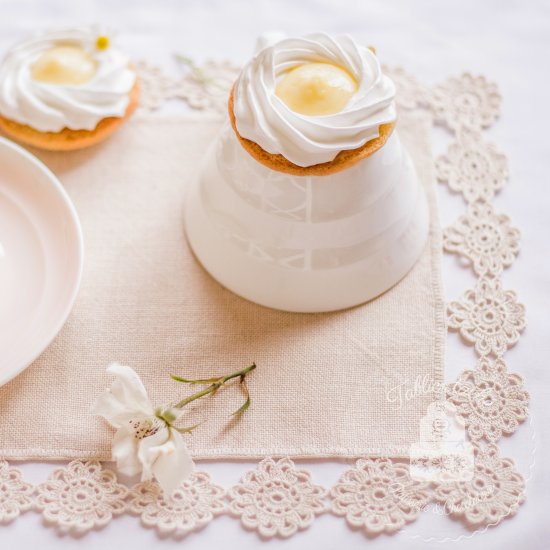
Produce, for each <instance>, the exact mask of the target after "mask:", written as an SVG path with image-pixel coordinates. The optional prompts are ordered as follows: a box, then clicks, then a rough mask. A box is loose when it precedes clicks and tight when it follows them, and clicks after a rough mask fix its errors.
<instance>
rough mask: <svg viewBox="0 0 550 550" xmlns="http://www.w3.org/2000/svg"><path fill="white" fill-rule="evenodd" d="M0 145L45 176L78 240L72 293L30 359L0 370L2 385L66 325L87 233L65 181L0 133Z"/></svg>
mask: <svg viewBox="0 0 550 550" xmlns="http://www.w3.org/2000/svg"><path fill="white" fill-rule="evenodd" d="M0 147H5V148H7V149H9V150H11V151H12V152H13V153H14V154H15V155H19V156H20V157H23V159H24V161H25V162H28V163H30V164H33V165H34V166H35V167H36V168H38V169H39V170H40V171H41V172H42V173H43V175H44V176H45V178H46V180H47V181H48V182H49V184H50V185H51V186H52V188H53V189H54V190H55V192H56V193H57V194H58V196H59V198H60V199H61V202H62V203H63V204H64V205H65V207H66V208H67V212H68V213H69V216H70V219H71V221H72V225H73V229H74V231H75V235H76V237H77V242H78V251H77V252H78V272H77V276H76V277H75V279H74V281H73V288H72V289H71V293H70V297H69V299H68V300H67V303H66V304H65V308H64V309H63V312H62V313H61V315H60V316H59V319H58V321H57V323H55V324H53V325H52V327H51V328H50V329H49V330H46V332H45V336H43V337H42V338H41V339H40V340H39V342H38V344H37V345H35V346H32V347H31V352H30V353H29V359H25V360H24V362H23V364H22V365H21V366H20V367H16V368H15V369H12V370H11V371H9V372H8V373H7V374H1V373H0V386H3V385H4V384H6V383H7V382H9V381H10V380H13V379H14V378H15V377H16V376H18V375H19V374H21V373H22V372H23V371H24V370H25V369H26V368H28V367H29V366H30V365H31V364H32V363H33V362H34V361H35V360H36V359H37V358H38V357H39V356H40V355H41V354H42V352H43V351H44V350H45V349H46V348H47V347H48V346H49V345H50V344H51V343H52V341H53V339H54V338H55V337H56V336H57V335H58V334H59V331H60V330H61V329H62V328H63V325H64V324H65V323H66V321H67V318H68V317H69V314H70V313H71V311H72V309H73V306H74V303H75V300H76V297H77V295H78V291H79V290H80V283H81V281H82V272H83V268H84V236H83V234H82V226H81V223H80V219H79V217H78V213H77V211H76V208H75V206H74V204H73V202H72V200H71V198H70V197H69V194H68V193H67V191H66V190H65V188H64V187H63V185H62V183H61V182H60V181H59V179H58V177H57V176H56V175H55V174H54V173H53V172H52V171H51V170H50V169H49V168H48V167H47V166H46V165H45V164H44V163H43V162H42V161H41V160H39V159H38V158H36V157H35V156H34V155H33V154H32V153H30V152H29V151H27V150H26V149H24V148H23V147H21V146H20V145H17V144H16V143H14V142H13V141H11V140H9V139H6V138H4V137H2V136H0Z"/></svg>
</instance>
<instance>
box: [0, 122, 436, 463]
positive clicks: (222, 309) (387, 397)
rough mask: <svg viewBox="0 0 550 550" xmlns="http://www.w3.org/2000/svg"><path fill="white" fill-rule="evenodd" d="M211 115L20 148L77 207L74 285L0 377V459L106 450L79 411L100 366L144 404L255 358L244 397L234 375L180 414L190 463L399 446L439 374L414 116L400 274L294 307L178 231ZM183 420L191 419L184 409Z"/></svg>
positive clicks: (97, 388)
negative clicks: (29, 356) (15, 369)
mask: <svg viewBox="0 0 550 550" xmlns="http://www.w3.org/2000/svg"><path fill="white" fill-rule="evenodd" d="M219 127H220V121H218V120H211V119H207V118H197V116H188V115H177V116H176V115H175V116H172V117H170V118H167V117H159V116H145V115H142V116H139V117H136V118H135V119H134V120H132V121H130V122H129V123H128V124H126V125H125V127H123V128H122V130H121V131H119V132H118V133H117V134H116V135H115V136H114V137H113V138H111V139H110V140H108V141H107V142H105V143H103V144H101V145H99V146H96V147H94V148H92V149H90V150H85V151H81V152H75V153H70V154H57V153H45V152H38V151H33V152H35V153H36V154H37V155H38V156H39V157H40V158H41V159H42V160H43V161H44V162H45V163H46V164H47V165H48V166H49V167H50V168H51V169H52V170H53V171H54V172H55V173H56V174H57V175H58V176H59V178H60V179H61V181H62V183H63V184H64V185H65V187H66V189H67V191H68V192H69V194H70V196H71V197H72V199H73V200H74V203H75V205H76V208H77V210H78V212H79V215H80V218H81V221H82V226H83V231H84V240H85V247H86V254H85V267H84V275H83V280H82V287H81V290H80V294H79V296H78V299H77V302H76V305H75V308H74V310H73V312H72V314H71V316H70V318H69V320H68V322H67V324H66V325H65V327H64V328H63V330H62V331H61V332H60V334H59V335H58V337H57V338H56V339H55V340H54V342H53V343H52V344H51V345H50V347H49V348H48V349H47V350H46V351H45V352H44V353H43V354H42V356H41V357H40V358H39V359H38V360H37V361H35V363H34V364H33V365H32V366H31V367H30V368H28V369H27V370H26V371H24V372H23V373H22V374H21V375H19V376H18V377H17V378H16V379H14V380H13V381H11V382H10V383H8V384H7V385H5V386H4V387H2V388H0V456H4V457H9V458H12V459H69V458H88V457H94V458H99V459H108V458H109V457H110V441H111V437H112V432H111V430H110V428H109V427H108V426H107V425H106V424H105V423H104V421H103V420H102V419H100V418H97V417H94V416H93V415H92V413H91V412H90V408H91V405H92V403H93V401H94V399H95V398H96V397H97V395H99V394H100V393H101V392H102V391H103V390H104V389H105V388H106V387H107V386H108V385H110V382H111V380H110V379H109V377H108V376H107V375H106V373H105V368H106V367H107V365H108V364H109V363H110V362H113V361H118V362H121V363H123V364H128V365H130V366H132V367H133V368H135V370H136V371H137V372H138V373H139V374H140V376H141V377H142V379H143V381H144V383H145V385H146V387H147V389H148V391H149V394H150V396H151V399H152V402H153V403H154V404H162V403H166V402H167V401H172V400H174V399H176V398H181V397H183V396H184V395H186V394H188V393H191V391H195V389H196V388H189V387H187V386H185V385H182V384H178V383H176V382H174V381H172V380H171V379H170V377H169V375H170V374H171V373H175V374H179V375H183V376H185V377H187V378H204V377H210V376H213V375H220V374H225V373H228V372H232V371H235V370H238V369H239V368H242V367H244V366H247V365H248V364H250V363H252V362H253V361H255V362H256V363H257V365H258V368H257V369H256V370H255V371H254V372H253V373H252V374H251V375H250V376H249V377H248V379H247V381H248V385H249V389H250V393H251V396H252V406H251V408H250V409H249V410H248V411H247V412H246V413H245V414H244V415H243V416H242V417H241V418H240V419H235V418H233V419H232V418H231V417H230V413H231V412H232V411H233V410H235V409H236V408H237V407H238V406H239V405H240V404H241V402H242V399H243V396H242V394H241V393H240V390H239V387H238V384H235V385H234V386H233V387H231V388H228V389H223V390H222V391H220V392H219V393H218V394H217V395H215V396H214V397H212V398H208V399H206V400H204V401H203V400H201V401H199V402H198V404H197V406H196V407H195V410H194V411H190V413H189V424H192V423H194V422H195V421H196V420H197V418H198V419H202V418H207V419H208V421H207V422H205V423H204V424H202V425H201V426H199V427H198V428H197V429H196V430H195V431H194V432H193V434H192V435H190V436H189V437H188V438H187V442H188V445H189V448H190V450H191V453H192V454H193V456H194V457H195V458H209V457H210V458H211V457H220V458H223V457H226V458H230V457H234V458H238V457H242V458H245V457H250V458H253V457H254V458H260V457H264V456H266V455H288V456H292V457H348V456H357V455H362V456H365V455H389V456H395V457H399V456H407V453H408V449H409V445H410V444H411V443H413V442H415V441H416V440H418V432H419V423H420V420H421V418H422V417H423V416H424V415H425V414H426V409H427V407H428V405H429V404H430V403H431V402H432V401H433V400H434V393H433V388H434V387H437V385H438V384H441V383H442V379H443V346H444V337H445V326H444V317H443V311H444V307H443V299H442V290H441V274H440V253H441V243H440V226H439V222H438V219H437V208H436V201H435V190H434V173H433V160H432V156H431V150H430V140H431V137H430V136H431V120H430V118H429V115H427V114H426V113H419V112H417V113H412V114H410V113H409V114H407V113H403V114H402V115H401V118H400V120H399V126H398V129H399V133H400V136H401V138H402V140H403V142H404V144H405V146H406V147H407V148H408V150H409V152H410V153H411V156H412V157H413V161H414V163H415V165H416V168H417V171H418V174H419V177H420V179H421V181H422V182H423V185H424V186H425V189H426V192H427V195H428V200H429V204H430V212H431V231H430V239H429V243H428V245H427V247H426V249H425V252H424V254H423V256H422V257H421V259H420V260H419V262H418V263H417V264H416V266H415V267H414V268H413V270H412V271H411V272H410V273H409V274H408V275H407V276H406V277H405V279H403V280H402V281H401V282H400V283H399V284H398V285H396V286H395V287H394V288H392V289H391V290H389V291H388V292H387V293H385V294H384V295H383V296H381V297H380V298H378V299H376V300H374V301H372V302H370V303H368V304H366V305H363V306H359V307H356V308H353V309H349V310H346V311H343V312H336V313H326V314H296V313H284V312H280V311H274V310H269V309H267V308H264V307H261V306H257V305H254V304H252V303H249V302H247V301H245V300H243V299H241V298H239V297H237V296H235V295H234V294H232V293H231V292H229V291H227V290H225V289H224V288H222V287H221V286H220V285H219V284H218V283H216V282H215V281H214V280H213V279H212V278H211V277H210V276H209V275H208V274H207V273H206V272H205V271H204V270H203V269H202V268H201V267H200V265H199V264H198V263H197V261H196V260H195V258H194V257H193V255H192V253H191V252H190V250H189V248H188V246H187V243H186V241H185V236H184V232H183V223H182V213H183V200H184V195H185V191H186V187H187V186H188V185H189V183H190V181H191V178H192V176H193V173H194V171H195V170H196V168H197V165H198V161H199V159H200V158H201V157H202V155H203V153H204V151H205V150H206V148H207V146H208V145H209V143H210V142H211V141H212V139H214V137H215V135H216V132H217V131H218V129H219ZM191 417H192V418H191Z"/></svg>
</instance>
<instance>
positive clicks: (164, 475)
mask: <svg viewBox="0 0 550 550" xmlns="http://www.w3.org/2000/svg"><path fill="white" fill-rule="evenodd" d="M170 439H171V441H172V443H173V446H174V451H173V452H170V453H164V454H161V455H160V456H159V457H158V459H157V460H156V461H155V463H154V464H153V473H154V474H155V478H156V479H157V481H158V483H159V485H160V486H161V487H162V490H163V491H164V492H165V493H166V494H167V495H171V494H172V493H173V492H174V491H175V490H176V489H177V488H178V487H179V486H180V485H181V484H182V483H183V481H184V480H185V479H187V478H188V477H189V476H190V475H191V473H192V472H193V470H194V467H195V463H194V462H193V459H192V458H191V455H190V454H189V451H188V450H187V445H186V444H185V441H184V440H183V437H182V435H181V434H180V433H179V432H177V431H175V430H170Z"/></svg>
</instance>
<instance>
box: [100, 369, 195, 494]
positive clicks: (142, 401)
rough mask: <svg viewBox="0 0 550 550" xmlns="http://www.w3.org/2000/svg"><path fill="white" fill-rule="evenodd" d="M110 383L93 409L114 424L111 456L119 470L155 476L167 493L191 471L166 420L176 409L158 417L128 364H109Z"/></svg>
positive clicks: (190, 462)
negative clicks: (166, 416) (111, 380)
mask: <svg viewBox="0 0 550 550" xmlns="http://www.w3.org/2000/svg"><path fill="white" fill-rule="evenodd" d="M107 372H108V373H109V374H113V375H114V376H116V379H115V381H114V382H113V385H112V386H111V388H110V389H109V390H107V391H106V392H105V393H103V394H102V395H101V396H100V397H99V398H98V400H97V401H96V403H95V405H94V412H95V413H96V414H98V415H100V416H102V417H103V418H105V420H107V422H109V424H111V426H113V427H114V428H116V430H117V431H116V433H115V435H114V437H113V444H112V457H113V460H115V461H116V463H117V467H118V469H119V471H120V472H122V473H123V474H126V475H129V476H132V475H136V474H138V473H140V472H141V480H142V481H147V480H150V479H152V478H153V477H155V478H156V480H157V481H158V483H159V485H160V486H161V487H162V489H163V491H164V492H165V493H166V494H168V495H170V494H172V492H173V491H175V490H176V489H177V488H178V487H179V486H180V485H181V483H182V482H183V481H184V480H185V479H186V478H187V477H188V476H189V475H190V474H191V473H192V471H193V467H194V464H193V460H192V459H191V456H190V454H189V452H188V450H187V447H186V445H185V442H184V441H183V437H182V435H181V433H180V432H179V431H178V430H177V429H176V428H174V427H173V426H172V423H171V422H170V421H169V420H171V419H172V418H173V419H175V418H176V417H177V413H179V412H180V411H177V410H174V409H171V410H170V413H171V415H170V418H169V420H166V418H161V417H160V416H158V415H157V412H156V411H155V409H154V408H153V406H152V405H151V402H150V401H149V398H148V396H147V392H146V391H145V388H144V386H143V383H142V382H141V380H140V378H139V376H138V375H137V373H136V372H135V371H134V370H133V369H131V368H130V367H126V366H124V365H119V364H116V363H114V364H112V365H111V366H109V368H108V369H107Z"/></svg>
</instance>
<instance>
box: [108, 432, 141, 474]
mask: <svg viewBox="0 0 550 550" xmlns="http://www.w3.org/2000/svg"><path fill="white" fill-rule="evenodd" d="M138 443H139V440H138V439H136V437H135V432H134V430H133V429H132V428H131V427H130V426H128V427H126V426H122V428H120V429H118V430H117V432H116V433H115V435H114V437H113V444H112V449H111V455H112V458H113V460H115V461H116V464H117V468H118V470H119V471H120V472H121V473H123V474H125V475H127V476H134V475H136V474H139V472H141V463H140V461H139V460H138V456H137V453H138Z"/></svg>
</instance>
